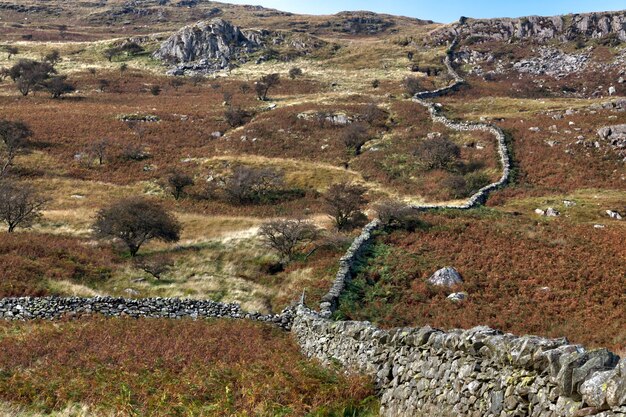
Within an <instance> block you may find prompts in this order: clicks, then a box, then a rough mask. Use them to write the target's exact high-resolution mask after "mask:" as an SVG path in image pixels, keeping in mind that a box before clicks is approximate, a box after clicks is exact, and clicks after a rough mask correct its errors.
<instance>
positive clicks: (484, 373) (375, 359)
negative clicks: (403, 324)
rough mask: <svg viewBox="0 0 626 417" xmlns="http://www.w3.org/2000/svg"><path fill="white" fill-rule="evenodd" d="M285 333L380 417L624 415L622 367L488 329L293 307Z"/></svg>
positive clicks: (602, 355)
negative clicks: (364, 380) (335, 316)
mask: <svg viewBox="0 0 626 417" xmlns="http://www.w3.org/2000/svg"><path fill="white" fill-rule="evenodd" d="M292 332H293V334H294V335H295V337H296V338H297V340H298V342H299V343H300V346H301V347H302V349H303V351H304V352H305V353H306V354H307V355H309V356H311V357H315V358H318V359H319V360H321V361H322V362H324V363H328V364H330V363H335V362H338V363H340V364H341V365H343V366H344V367H345V368H346V369H348V370H350V371H354V372H361V373H365V374H367V375H370V376H372V377H373V378H374V380H375V383H376V387H377V389H378V390H379V395H380V396H381V415H382V416H388V417H402V416H407V417H408V416H411V417H415V416H438V417H447V416H449V417H452V416H475V417H505V416H506V417H509V416H511V417H513V416H520V417H521V416H536V417H573V416H591V415H593V416H597V417H617V416H622V417H623V416H626V406H624V404H625V402H626V398H625V397H626V359H622V360H621V361H619V357H617V356H616V355H614V354H613V353H611V352H608V351H607V350H605V349H599V350H595V351H587V350H585V349H584V348H583V347H582V346H579V345H571V344H568V342H567V340H565V339H544V338H540V337H535V336H523V337H517V336H513V335H511V334H503V333H501V332H498V331H496V330H493V329H490V328H488V327H476V328H473V329H469V330H450V331H446V332H444V331H441V330H437V329H433V328H430V327H428V326H427V327H422V328H399V329H393V330H382V329H379V328H377V327H375V326H373V325H372V324H370V323H368V322H353V321H339V322H333V321H330V320H327V319H325V318H323V317H321V316H319V315H318V314H317V313H315V312H313V311H311V310H308V309H307V308H305V307H303V306H300V307H298V310H297V313H296V317H295V319H294V323H293V325H292Z"/></svg>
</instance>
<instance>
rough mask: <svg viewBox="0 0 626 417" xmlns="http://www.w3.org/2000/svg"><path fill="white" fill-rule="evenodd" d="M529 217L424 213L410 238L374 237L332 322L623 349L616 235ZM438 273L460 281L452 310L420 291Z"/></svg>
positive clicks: (440, 292) (438, 295)
mask: <svg viewBox="0 0 626 417" xmlns="http://www.w3.org/2000/svg"><path fill="white" fill-rule="evenodd" d="M530 216H531V214H526V215H521V216H520V215H517V216H516V215H514V214H511V213H509V214H503V213H500V212H497V211H492V210H489V209H484V210H478V211H474V212H469V213H467V214H465V213H455V212H449V213H439V214H434V213H429V214H424V215H423V216H422V220H423V224H422V225H420V227H418V228H416V229H415V232H413V233H409V232H406V231H395V232H393V233H390V234H388V235H386V236H382V237H380V238H379V239H378V241H377V243H376V245H374V246H373V247H372V248H371V252H370V253H369V254H368V255H369V258H370V260H369V261H364V263H363V264H362V265H361V266H360V269H359V273H358V274H357V276H356V277H355V279H354V280H353V281H352V283H351V284H350V289H349V291H348V293H347V294H346V295H345V296H344V297H343V298H342V300H341V315H342V316H343V317H346V318H349V319H355V320H371V321H373V322H375V323H378V324H380V325H383V326H389V327H393V326H415V325H417V326H423V325H426V324H428V325H431V326H438V327H441V328H459V327H460V328H469V327H472V326H478V325H488V326H491V327H494V328H497V329H501V330H503V331H507V332H512V333H515V334H538V335H543V336H552V337H561V336H567V337H568V338H569V339H570V340H571V341H572V342H574V343H582V344H584V345H586V346H603V347H608V348H613V349H617V350H620V349H624V346H625V345H626V334H625V333H624V329H623V326H621V323H623V322H624V320H626V316H624V309H621V308H619V307H618V306H619V305H620V304H621V302H622V301H621V299H622V289H623V288H624V286H625V285H626V281H625V277H626V276H625V275H624V265H623V262H621V260H622V259H624V256H626V253H625V252H624V249H625V248H624V245H621V244H620V243H619V242H621V241H622V240H623V234H624V229H623V228H622V227H619V226H616V227H611V228H606V229H594V227H593V223H578V222H572V221H571V220H568V219H556V220H554V221H536V220H535V219H533V218H531V217H530ZM512 237H514V239H513V238H512ZM445 266H454V267H455V268H456V269H457V270H458V271H459V272H460V273H461V275H462V277H463V280H464V283H463V284H462V285H461V286H460V287H459V288H455V289H454V291H465V292H467V293H468V298H467V300H464V301H462V302H453V301H451V300H449V299H447V298H446V297H447V295H448V294H450V292H452V290H451V289H446V288H439V287H434V286H431V285H429V284H428V283H427V282H426V280H427V278H428V277H429V276H430V275H431V274H432V273H434V272H435V271H436V270H438V269H439V268H443V267H445ZM590 326H593V328H594V329H595V330H594V331H593V332H590V331H588V329H589V328H590Z"/></svg>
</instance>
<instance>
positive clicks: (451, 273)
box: [428, 266, 463, 287]
mask: <svg viewBox="0 0 626 417" xmlns="http://www.w3.org/2000/svg"><path fill="white" fill-rule="evenodd" d="M428 282H429V283H430V284H432V285H437V286H441V287H452V286H454V285H458V284H462V283H463V278H462V277H461V274H459V272H458V271H457V270H456V269H454V268H452V267H450V266H446V267H445V268H441V269H440V270H438V271H437V272H435V273H434V274H432V275H431V277H430V278H428Z"/></svg>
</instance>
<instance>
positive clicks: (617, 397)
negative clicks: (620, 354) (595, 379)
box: [606, 358, 626, 407]
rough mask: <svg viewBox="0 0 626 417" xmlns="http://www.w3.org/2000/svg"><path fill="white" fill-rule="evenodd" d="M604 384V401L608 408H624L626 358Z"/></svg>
mask: <svg viewBox="0 0 626 417" xmlns="http://www.w3.org/2000/svg"><path fill="white" fill-rule="evenodd" d="M606 384H607V388H606V401H607V403H608V404H609V406H611V407H617V406H620V405H625V406H626V358H623V359H622V360H621V361H620V362H619V364H618V365H617V367H616V368H615V372H614V373H613V375H611V377H610V378H609V380H608V381H607V382H606Z"/></svg>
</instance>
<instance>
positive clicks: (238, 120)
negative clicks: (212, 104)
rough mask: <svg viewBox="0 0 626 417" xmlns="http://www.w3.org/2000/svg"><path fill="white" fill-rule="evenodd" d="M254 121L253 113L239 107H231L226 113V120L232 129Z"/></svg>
mask: <svg viewBox="0 0 626 417" xmlns="http://www.w3.org/2000/svg"><path fill="white" fill-rule="evenodd" d="M251 119H252V113H251V112H249V111H247V110H244V109H242V108H239V107H232V106H229V107H228V108H227V109H226V111H224V120H225V121H226V123H228V125H229V126H230V127H232V128H236V127H239V126H243V125H245V124H246V123H248V122H249V121H250V120H251Z"/></svg>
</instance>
